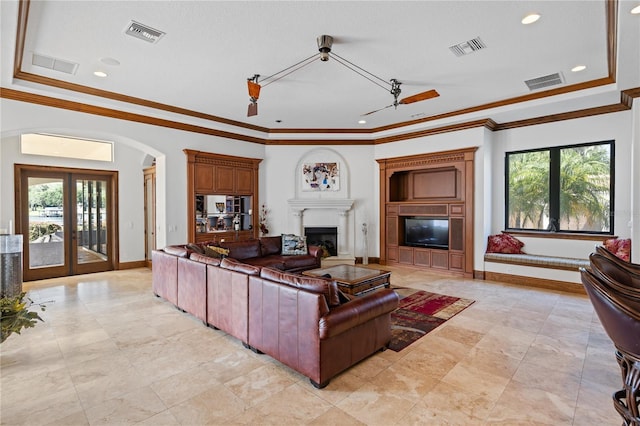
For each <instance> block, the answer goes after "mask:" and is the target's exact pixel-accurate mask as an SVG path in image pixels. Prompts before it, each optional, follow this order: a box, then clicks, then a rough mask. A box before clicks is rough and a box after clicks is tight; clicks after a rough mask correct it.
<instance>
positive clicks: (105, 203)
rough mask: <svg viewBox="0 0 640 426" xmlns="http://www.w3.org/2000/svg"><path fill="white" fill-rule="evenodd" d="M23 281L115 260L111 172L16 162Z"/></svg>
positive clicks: (104, 266)
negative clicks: (22, 244)
mask: <svg viewBox="0 0 640 426" xmlns="http://www.w3.org/2000/svg"><path fill="white" fill-rule="evenodd" d="M15 177H16V222H17V223H16V229H17V230H19V232H20V233H22V235H23V241H24V249H23V276H24V279H25V281H30V280H37V279H43V278H53V277H60V276H67V275H76V274H86V273H91V272H102V271H109V270H112V269H114V265H116V264H117V250H116V247H118V242H117V228H118V226H117V223H118V221H117V214H116V211H117V210H116V207H115V206H116V204H117V203H116V198H115V197H116V196H117V193H116V188H117V172H114V171H99V170H84V169H65V168H59V167H39V166H27V165H16V166H15Z"/></svg>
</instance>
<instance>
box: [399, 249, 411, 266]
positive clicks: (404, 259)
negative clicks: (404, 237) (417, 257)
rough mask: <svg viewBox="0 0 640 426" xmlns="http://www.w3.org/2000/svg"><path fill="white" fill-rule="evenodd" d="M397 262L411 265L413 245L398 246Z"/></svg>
mask: <svg viewBox="0 0 640 426" xmlns="http://www.w3.org/2000/svg"><path fill="white" fill-rule="evenodd" d="M398 262H400V263H405V264H407V265H413V247H402V246H401V247H398Z"/></svg>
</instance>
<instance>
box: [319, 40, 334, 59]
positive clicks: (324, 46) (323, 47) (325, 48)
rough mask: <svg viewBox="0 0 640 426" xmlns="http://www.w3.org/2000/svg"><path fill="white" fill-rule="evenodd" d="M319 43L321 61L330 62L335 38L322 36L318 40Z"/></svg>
mask: <svg viewBox="0 0 640 426" xmlns="http://www.w3.org/2000/svg"><path fill="white" fill-rule="evenodd" d="M316 41H317V42H318V50H319V51H320V60H321V61H323V62H326V61H328V60H329V52H331V46H333V37H331V36H330V35H321V36H318V38H317V39H316Z"/></svg>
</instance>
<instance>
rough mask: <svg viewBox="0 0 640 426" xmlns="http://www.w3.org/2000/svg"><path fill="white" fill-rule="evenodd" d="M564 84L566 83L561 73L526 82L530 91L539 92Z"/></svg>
mask: <svg viewBox="0 0 640 426" xmlns="http://www.w3.org/2000/svg"><path fill="white" fill-rule="evenodd" d="M562 83H564V79H563V78H562V74H561V73H559V72H556V73H553V74H549V75H544V76H542V77H538V78H532V79H531V80H525V84H526V85H527V87H528V88H529V90H538V89H542V88H543V87H549V86H555V85H557V84H562Z"/></svg>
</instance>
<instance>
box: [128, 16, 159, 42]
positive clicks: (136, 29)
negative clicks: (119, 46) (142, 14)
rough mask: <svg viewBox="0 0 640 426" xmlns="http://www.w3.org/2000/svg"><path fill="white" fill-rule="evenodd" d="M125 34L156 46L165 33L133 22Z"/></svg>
mask: <svg viewBox="0 0 640 426" xmlns="http://www.w3.org/2000/svg"><path fill="white" fill-rule="evenodd" d="M125 34H127V35H130V36H131V37H135V38H139V39H140V40H144V41H146V42H149V43H152V44H155V43H157V42H158V41H160V39H161V38H162V36H163V35H165V33H163V32H162V31H159V30H156V29H155V28H151V27H148V26H146V25H143V24H141V23H139V22H136V21H131V22H130V23H129V25H128V26H127V29H126V30H125Z"/></svg>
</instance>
